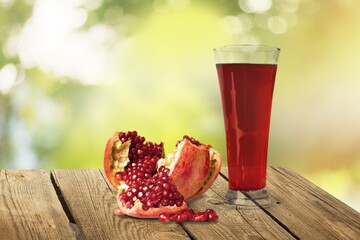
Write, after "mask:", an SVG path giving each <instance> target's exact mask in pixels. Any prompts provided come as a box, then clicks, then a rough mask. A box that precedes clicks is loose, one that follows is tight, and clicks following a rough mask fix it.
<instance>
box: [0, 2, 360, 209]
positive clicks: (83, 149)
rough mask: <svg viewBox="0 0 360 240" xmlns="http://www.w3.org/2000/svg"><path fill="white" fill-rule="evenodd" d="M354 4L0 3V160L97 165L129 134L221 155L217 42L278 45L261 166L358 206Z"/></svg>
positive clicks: (359, 113)
mask: <svg viewBox="0 0 360 240" xmlns="http://www.w3.org/2000/svg"><path fill="white" fill-rule="evenodd" d="M359 9H360V1H357V0H346V1H336V0H328V1H321V0H239V1H236V0H149V1H148V0H146V1H145V0H127V1H115V0H63V1H59V0H0V167H1V168H2V169H4V168H14V169H26V168H44V169H47V170H49V169H53V168H94V167H95V168H100V167H102V157H103V150H104V146H105V143H106V141H107V139H108V138H109V137H110V136H111V135H112V134H113V133H114V132H115V131H117V130H123V131H126V130H137V131H138V132H139V133H140V134H141V135H144V136H146V138H147V139H148V140H152V141H157V142H160V141H163V142H164V143H165V147H166V150H167V152H169V151H171V150H173V148H174V147H175V143H176V142H177V140H179V139H180V138H181V137H182V136H183V135H184V134H188V135H191V136H193V137H195V138H197V139H198V140H200V141H202V142H205V143H208V144H211V145H213V146H214V147H215V148H216V149H218V150H219V151H220V152H221V153H222V154H223V155H224V157H225V154H226V153H225V136H224V125H223V118H222V109H221V101H220V95H219V89H218V82H217V75H216V71H215V66H214V60H213V52H212V49H213V48H214V47H217V46H220V45H224V44H233V43H254V44H266V45H273V46H277V47H280V48H281V49H282V52H281V55H280V61H279V66H278V74H277V79H276V86H275V92H274V99H273V111H272V120H271V131H270V143H269V165H279V166H286V167H290V168H291V169H293V170H295V171H297V172H298V173H300V174H302V175H303V176H305V177H306V178H308V179H309V180H311V181H312V182H314V183H316V184H317V185H319V186H321V187H322V188H324V189H325V190H327V191H328V192H330V193H332V194H333V195H335V196H336V197H338V198H339V199H341V200H342V201H344V202H346V203H347V204H349V205H351V206H352V207H353V208H355V209H357V210H358V211H360V124H359V123H360V81H359V80H360V67H359V62H360V60H359V56H360V28H359V26H358V23H359V22H360V14H359V11H358V10H359Z"/></svg>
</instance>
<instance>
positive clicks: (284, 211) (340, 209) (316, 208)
mask: <svg viewBox="0 0 360 240" xmlns="http://www.w3.org/2000/svg"><path fill="white" fill-rule="evenodd" d="M268 176H269V181H268V182H269V186H268V189H269V192H270V193H271V195H272V196H273V198H274V200H273V201H274V202H275V203H277V204H275V206H277V207H274V208H271V209H269V212H270V213H271V214H272V215H273V216H275V217H276V218H277V219H279V220H280V221H282V222H286V224H287V226H288V227H289V228H291V229H292V231H293V232H295V233H296V234H297V235H298V236H300V237H301V238H303V239H310V238H312V239H358V238H359V237H360V213H358V212H357V211H355V210H354V209H352V208H350V207H349V206H347V205H346V204H344V203H343V202H341V201H340V200H338V199H336V198H335V197H333V196H332V195H330V194H329V193H327V192H326V191H324V190H322V189H321V188H319V187H317V186H316V185H314V184H312V183H311V182H309V181H308V180H306V179H305V178H303V177H301V176H300V175H298V174H296V173H295V172H294V171H291V170H289V169H285V168H270V169H269V171H268Z"/></svg>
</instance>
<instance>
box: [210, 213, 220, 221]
mask: <svg viewBox="0 0 360 240" xmlns="http://www.w3.org/2000/svg"><path fill="white" fill-rule="evenodd" d="M218 219H219V216H218V215H217V214H216V213H209V214H208V220H209V221H216V220H218Z"/></svg>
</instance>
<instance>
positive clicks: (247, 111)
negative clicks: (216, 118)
mask: <svg viewBox="0 0 360 240" xmlns="http://www.w3.org/2000/svg"><path fill="white" fill-rule="evenodd" d="M216 68H217V72H218V78H219V85H220V91H221V97H222V105H223V111H224V119H225V130H226V143H227V159H228V167H229V188H230V189H231V190H240V191H252V190H258V189H261V188H264V187H265V184H266V165H267V152H268V139H269V127H270V115H271V103H272V95H273V90H274V82H275V75H276V69H277V66H276V65H272V64H248V63H234V64H228V63H226V64H217V65H216Z"/></svg>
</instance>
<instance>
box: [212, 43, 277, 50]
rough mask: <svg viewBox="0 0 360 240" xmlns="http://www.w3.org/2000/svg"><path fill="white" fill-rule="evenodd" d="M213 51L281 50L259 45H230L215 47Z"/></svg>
mask: <svg viewBox="0 0 360 240" xmlns="http://www.w3.org/2000/svg"><path fill="white" fill-rule="evenodd" d="M213 50H214V51H215V52H216V51H218V52H276V51H280V50H281V49H280V48H278V47H272V46H269V45H260V44H232V45H224V46H221V47H217V48H214V49H213ZM245 50H246V51H245Z"/></svg>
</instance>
